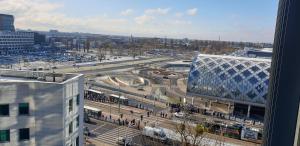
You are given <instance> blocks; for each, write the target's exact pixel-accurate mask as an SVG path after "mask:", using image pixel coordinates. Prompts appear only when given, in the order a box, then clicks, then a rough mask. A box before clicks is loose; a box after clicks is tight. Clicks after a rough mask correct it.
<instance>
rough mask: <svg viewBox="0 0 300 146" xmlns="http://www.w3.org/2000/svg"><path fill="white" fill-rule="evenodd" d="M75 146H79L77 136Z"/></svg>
mask: <svg viewBox="0 0 300 146" xmlns="http://www.w3.org/2000/svg"><path fill="white" fill-rule="evenodd" d="M76 146H79V136H77V137H76Z"/></svg>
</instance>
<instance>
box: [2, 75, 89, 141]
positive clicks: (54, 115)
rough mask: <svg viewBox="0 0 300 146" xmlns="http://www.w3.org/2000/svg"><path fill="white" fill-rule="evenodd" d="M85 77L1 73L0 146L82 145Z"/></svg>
mask: <svg viewBox="0 0 300 146" xmlns="http://www.w3.org/2000/svg"><path fill="white" fill-rule="evenodd" d="M83 81H84V78H83V75H81V74H58V73H45V72H29V71H12V70H0V123H1V124H0V146H81V145H83V128H82V127H83Z"/></svg>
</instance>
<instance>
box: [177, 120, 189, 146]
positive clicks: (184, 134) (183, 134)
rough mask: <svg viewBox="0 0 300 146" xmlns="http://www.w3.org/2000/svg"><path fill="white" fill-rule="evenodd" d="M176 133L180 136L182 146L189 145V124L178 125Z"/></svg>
mask: <svg viewBox="0 0 300 146" xmlns="http://www.w3.org/2000/svg"><path fill="white" fill-rule="evenodd" d="M176 132H178V133H179V134H180V139H181V144H182V146H187V145H188V136H189V134H188V130H187V124H186V123H185V122H182V123H179V124H177V125H176Z"/></svg>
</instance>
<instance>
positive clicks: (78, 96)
mask: <svg viewBox="0 0 300 146" xmlns="http://www.w3.org/2000/svg"><path fill="white" fill-rule="evenodd" d="M79 103H80V95H79V94H78V95H77V96H76V104H77V105H79Z"/></svg>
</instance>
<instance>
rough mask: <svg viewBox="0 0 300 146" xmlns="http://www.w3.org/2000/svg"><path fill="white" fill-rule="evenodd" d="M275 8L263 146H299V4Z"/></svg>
mask: <svg viewBox="0 0 300 146" xmlns="http://www.w3.org/2000/svg"><path fill="white" fill-rule="evenodd" d="M278 8H279V9H278V14H277V24H276V31H275V39H274V50H273V58H272V66H271V76H270V88H269V93H268V94H269V96H268V101H267V106H266V107H267V108H266V118H265V122H264V125H265V127H264V142H263V145H264V146H299V145H300V141H299V140H300V106H299V102H300V57H299V55H300V49H299V48H300V43H299V42H300V37H299V35H300V28H299V26H300V19H299V17H300V9H299V8H300V1H299V0H280V1H279V7H278Z"/></svg>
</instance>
